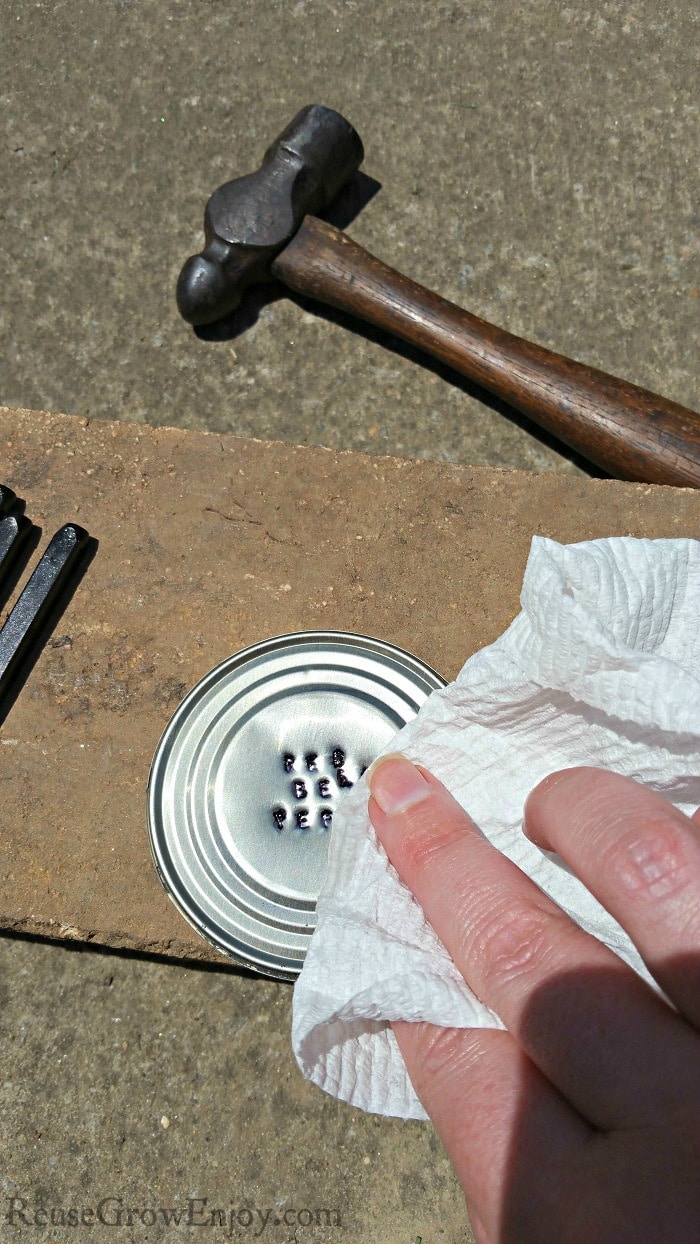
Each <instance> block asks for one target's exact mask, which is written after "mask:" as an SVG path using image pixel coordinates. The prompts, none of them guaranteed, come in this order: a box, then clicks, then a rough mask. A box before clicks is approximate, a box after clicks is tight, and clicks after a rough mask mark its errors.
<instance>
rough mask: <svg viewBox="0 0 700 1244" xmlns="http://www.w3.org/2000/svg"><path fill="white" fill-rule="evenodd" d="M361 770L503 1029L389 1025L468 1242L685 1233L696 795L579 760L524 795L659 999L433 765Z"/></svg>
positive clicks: (698, 1045) (698, 1011)
mask: <svg viewBox="0 0 700 1244" xmlns="http://www.w3.org/2000/svg"><path fill="white" fill-rule="evenodd" d="M368 781H369V785H370V791H371V798H370V802H369V815H370V818H371V821H372V824H373V825H374V828H375V830H376V833H377V837H378V838H379V841H380V842H381V843H382V845H383V847H384V849H385V850H386V852H387V855H388V857H389V859H390V861H391V863H392V864H393V865H394V867H395V869H396V870H397V872H398V874H399V876H400V877H401V878H402V880H403V881H404V883H405V884H406V885H407V886H408V887H409V889H410V890H411V891H412V892H413V894H414V895H415V896H416V898H417V900H418V902H419V903H420V904H421V906H422V908H423V910H424V912H425V915H426V917H427V918H428V920H429V921H430V923H431V925H432V926H433V928H434V929H435V932H436V933H437V934H438V936H439V937H440V939H441V940H442V942H443V944H444V945H445V947H446V948H447V950H448V952H449V953H450V955H451V956H452V959H453V960H454V962H455V964H456V966H457V967H458V969H459V970H460V972H461V973H462V975H463V976H464V979H465V981H466V982H467V984H468V985H469V986H470V988H471V989H472V990H473V992H474V993H475V994H476V995H477V996H478V997H479V998H480V999H481V1000H482V1001H483V1002H485V1003H486V1004H487V1005H488V1006H490V1007H491V1008H492V1009H493V1010H494V1011H495V1012H496V1013H497V1014H498V1015H499V1016H500V1017H501V1019H502V1020H503V1022H504V1024H505V1025H506V1029H507V1030H506V1031H500V1030H485V1029H479V1030H470V1029H455V1028H449V1029H448V1028H437V1027H434V1026H433V1025H430V1024H424V1023H408V1022H405V1021H402V1022H397V1023H395V1024H394V1025H393V1028H394V1032H395V1034H396V1039H397V1042H398V1044H399V1047H400V1049H401V1053H402V1055H403V1058H404V1060H405V1062H406V1066H407V1068H408V1072H409V1075H410V1077H411V1080H412V1083H413V1086H414V1088H415V1090H416V1092H417V1094H418V1096H419V1098H420V1100H421V1101H422V1103H423V1105H424V1107H425V1109H426V1110H427V1112H428V1113H429V1114H430V1116H431V1118H432V1119H433V1122H434V1123H435V1126H436V1128H437V1130H438V1132H439V1134H440V1136H441V1138H442V1141H443V1143H444V1145H445V1148H446V1150H447V1152H448V1154H449V1156H450V1159H451V1161H452V1163H453V1166H454V1168H455V1171H456V1173H457V1176H458V1178H459V1180H460V1182H461V1184H462V1187H463V1189H464V1193H465V1196H466V1199H467V1206H468V1209H469V1213H470V1217H471V1220H472V1226H473V1229H474V1234H475V1237H476V1239H477V1241H478V1244H487V1242H488V1244H511V1242H513V1244H540V1242H541V1244H579V1242H580V1244H646V1242H647V1241H648V1242H649V1244H651V1242H652V1241H653V1244H662V1242H663V1244H686V1242H687V1244H691V1242H692V1244H697V1241H698V1240H700V812H699V813H696V814H695V816H694V817H693V819H692V820H689V819H688V818H687V817H685V816H683V815H682V814H681V813H680V812H678V811H677V809H675V808H674V807H673V805H672V804H670V803H668V802H667V801H666V800H665V799H663V798H662V797H661V796H660V795H657V794H655V793H654V792H652V791H649V790H648V789H647V788H646V787H643V786H641V785H639V784H638V783H636V782H633V781H632V780H631V779H629V778H624V777H620V776H619V775H617V774H614V773H608V772H605V771H603V770H598V769H588V768H581V769H565V770H563V771H561V772H559V773H553V774H551V775H550V776H549V777H548V778H546V779H545V780H544V782H541V783H540V785H539V786H537V787H536V788H535V790H534V791H533V792H532V794H531V795H530V796H529V798H528V800H527V803H526V806H525V823H524V831H525V833H526V834H527V836H528V837H529V838H531V839H532V840H533V842H535V843H536V844H537V845H538V846H540V847H543V848H546V849H548V850H552V851H556V852H557V853H558V854H559V855H560V856H561V858H562V859H563V860H565V861H566V863H567V864H568V865H569V866H570V867H571V868H572V869H573V871H574V872H575V873H576V874H577V875H578V876H579V877H580V878H581V880H582V881H583V882H584V884H585V885H586V886H587V887H588V888H589V890H591V892H592V893H593V894H594V895H595V896H596V897H597V898H598V899H599V901H600V902H601V903H602V904H603V906H604V907H605V908H606V909H607V910H608V911H609V912H610V913H611V915H612V916H614V917H615V919H616V920H618V921H619V923H620V924H621V925H622V926H623V928H624V929H625V930H626V931H627V933H628V934H629V936H630V938H631V939H632V941H633V942H634V944H635V945H636V947H637V949H638V950H639V952H640V954H641V956H642V958H643V959H644V961H645V963H646V965H647V967H648V969H649V971H650V973H651V975H652V976H653V977H654V979H655V980H656V981H657V983H658V984H659V985H660V986H661V988H662V989H663V991H664V993H665V994H666V996H667V997H668V998H669V999H670V1002H671V1003H672V1004H673V1007H672V1006H670V1005H668V1004H667V1003H666V1002H664V1001H663V999H662V998H661V997H659V996H658V995H657V994H656V993H655V992H654V991H653V990H652V989H651V988H650V987H649V986H648V985H647V984H646V983H645V982H644V981H643V980H642V979H641V977H639V976H638V975H637V974H636V973H635V972H633V971H632V969H631V968H629V967H627V966H626V964H624V963H623V962H622V961H621V960H620V959H619V958H618V957H617V956H616V955H615V954H613V952H612V951H610V950H608V949H607V947H605V946H604V945H602V943H600V942H598V941H597V940H596V939H595V938H593V937H591V936H590V935H589V934H587V933H585V932H583V930H582V929H580V928H579V927H578V926H577V925H576V924H574V923H573V921H571V920H570V919H569V918H568V916H566V915H565V914H564V913H563V912H562V911H561V909H560V908H558V907H557V906H556V904H555V903H554V902H552V900H551V899H549V898H548V897H547V896H546V895H545V894H543V892H542V891H541V890H540V889H539V888H538V887H537V886H536V885H535V884H534V882H532V881H531V880H530V879H529V878H528V877H527V876H526V875H525V874H524V873H523V872H522V871H521V870H520V869H519V868H517V866H516V865H515V864H513V863H512V862H511V861H510V860H509V859H507V857H506V856H504V855H502V854H501V853H500V852H498V851H497V850H496V849H495V848H494V847H492V846H491V845H490V843H488V842H487V841H486V839H485V838H484V837H483V836H482V835H481V834H480V832H479V831H478V829H477V827H476V826H475V825H474V823H473V821H471V820H470V818H469V817H468V816H467V814H466V813H465V812H464V811H463V809H462V808H461V807H460V805H459V804H458V803H457V802H456V801H455V800H454V799H453V798H452V796H451V795H450V794H449V793H448V791H447V790H445V788H444V787H443V786H442V785H441V783H440V782H439V781H438V780H437V778H435V777H433V776H432V775H431V774H430V773H428V772H427V770H425V769H421V768H418V767H417V766H414V765H412V764H411V763H410V762H409V761H407V760H406V759H405V758H403V757H398V756H393V757H387V758H382V759H380V761H378V762H377V764H376V766H373V768H372V770H371V771H370V772H369V773H368ZM673 1008H675V1009H673Z"/></svg>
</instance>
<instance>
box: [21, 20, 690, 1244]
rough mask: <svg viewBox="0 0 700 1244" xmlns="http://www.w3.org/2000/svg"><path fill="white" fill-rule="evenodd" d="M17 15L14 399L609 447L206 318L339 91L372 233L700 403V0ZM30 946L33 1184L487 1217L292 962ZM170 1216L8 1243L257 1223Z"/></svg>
mask: <svg viewBox="0 0 700 1244" xmlns="http://www.w3.org/2000/svg"><path fill="white" fill-rule="evenodd" d="M0 37H2V43H3V53H4V55H3V77H2V84H1V85H0V92H1V93H2V102H3V110H4V127H5V132H4V141H3V149H2V152H1V153H0V160H1V161H2V165H1V168H0V173H1V176H0V187H1V189H0V195H1V196H2V201H1V206H0V218H1V226H2V228H1V232H0V246H1V247H2V262H3V277H4V290H3V292H4V299H3V306H2V308H0V333H1V334H2V345H1V349H0V360H1V361H0V401H3V402H6V403H10V404H14V405H23V406H33V407H43V408H47V409H54V410H55V409H62V410H68V411H70V412H74V413H77V414H82V415H88V416H98V417H100V416H101V417H109V418H118V419H127V420H132V421H133V420H135V421H146V422H153V423H158V424H175V425H179V426H200V427H208V428H211V429H215V430H220V431H222V430H229V431H234V432H240V433H244V434H250V433H252V434H255V435H258V436H263V437H265V436H274V437H280V438H281V439H286V440H291V441H299V442H306V443H309V444H325V445H330V446H332V447H342V448H354V449H369V450H370V451H371V452H373V453H375V452H379V453H381V452H390V453H399V454H405V455H409V456H416V457H427V458H437V459H445V460H448V461H457V462H466V463H480V462H481V463H490V464H493V465H500V466H522V467H525V468H534V469H537V470H555V471H574V472H577V471H580V469H581V468H580V466H577V465H574V464H571V463H570V462H569V460H568V459H567V457H566V456H561V455H559V454H558V453H556V452H555V451H554V450H553V448H552V447H551V445H547V444H545V442H544V441H543V440H541V439H540V438H539V437H538V436H536V435H535V434H533V432H532V430H530V429H525V428H524V427H522V426H520V425H519V424H518V423H516V422H514V421H512V420H509V419H507V418H506V417H505V416H504V414H503V413H502V412H500V411H498V410H494V409H493V407H491V406H489V405H485V404H484V403H483V402H481V401H478V400H476V399H475V397H474V396H473V395H472V394H470V393H468V392H466V391H465V386H463V385H461V384H458V383H455V382H454V380H453V378H452V377H450V376H448V374H447V373H446V372H443V371H440V370H433V369H431V368H429V367H427V366H425V365H423V364H422V363H419V362H418V360H417V359H416V357H415V356H411V355H410V354H409V355H407V354H406V352H404V351H402V350H399V349H396V348H394V349H392V348H391V345H392V343H390V342H387V341H386V340H385V339H382V338H380V337H379V336H369V335H363V334H362V333H361V332H359V331H355V332H352V331H349V330H348V326H347V325H346V324H339V323H337V322H336V321H335V320H332V319H327V318H325V317H323V316H320V315H319V316H316V315H312V314H311V312H310V308H301V307H299V306H298V305H296V304H294V303H293V302H291V301H287V300H279V301H275V302H270V303H267V304H266V305H263V306H262V307H261V308H260V310H259V314H258V319H257V322H255V323H253V324H252V325H251V326H250V327H249V328H248V330H247V331H246V332H245V333H244V334H242V335H239V336H236V337H234V338H231V337H229V338H228V339H223V340H201V339H198V338H197V337H195V336H194V335H193V334H191V333H189V331H188V330H187V329H186V328H185V326H184V325H183V324H182V323H181V322H180V321H179V320H178V318H177V315H176V312H175V309H174V304H173V299H172V289H173V285H174V281H175V278H176V276H177V272H178V270H179V267H180V265H181V263H182V261H183V259H184V258H185V257H186V255H187V254H189V253H190V252H191V251H193V250H196V249H199V246H200V236H201V235H200V233H199V224H200V220H201V215H202V210H203V207H204V203H205V200H206V198H207V196H208V194H209V193H210V192H211V190H212V189H214V188H215V187H216V186H217V185H218V184H220V182H222V181H224V180H225V179H227V178H228V177H230V176H234V175H237V174H238V173H240V172H242V171H248V170H249V169H250V168H252V167H254V166H255V165H256V164H257V162H258V160H259V157H260V154H261V151H262V149H263V148H264V146H265V145H266V143H267V141H268V140H269V139H270V137H272V136H273V135H274V134H275V133H277V131H278V130H279V129H280V128H281V127H282V125H283V124H284V123H285V122H286V120H287V119H288V118H289V116H290V115H292V114H293V113H294V111H296V109H297V108H298V107H299V106H301V105H302V104H303V103H306V102H308V101H310V100H312V99H314V98H318V99H321V100H322V101H323V102H326V103H328V104H330V105H331V106H335V107H337V108H339V109H340V110H341V111H344V112H345V113H346V114H347V115H348V116H349V117H350V119H351V120H352V121H353V122H354V123H355V124H356V125H357V127H358V129H359V130H360V132H361V133H362V135H363V137H364V139H365V145H366V148H367V160H366V164H365V168H366V171H367V172H368V174H370V175H371V176H373V177H375V178H376V179H377V180H378V181H380V182H381V183H382V189H381V191H380V192H379V193H378V194H377V195H376V196H375V197H374V198H373V199H372V200H371V202H369V203H368V204H367V206H366V207H365V208H364V210H363V212H362V213H361V214H360V216H359V217H358V218H357V220H356V221H355V222H354V223H353V225H352V226H351V231H352V233H353V236H355V237H356V238H357V239H358V240H359V241H360V242H362V243H363V244H365V245H367V246H368V247H370V249H373V250H375V251H376V252H377V253H378V254H379V255H381V257H382V258H384V259H386V260H387V261H389V262H393V263H395V264H396V265H397V266H400V267H401V268H403V269H404V270H405V271H407V272H408V273H409V274H410V275H413V276H415V277H417V278H418V279H420V280H423V281H425V282H426V283H429V284H431V285H432V286H434V287H435V288H436V289H438V290H439V291H440V292H441V293H443V294H445V295H447V296H449V297H453V298H455V299H456V300H458V301H461V302H463V303H464V305H466V306H468V307H469V308H470V309H471V310H474V311H476V312H477V313H479V314H481V315H484V316H486V317H487V318H491V319H493V320H494V321H496V322H498V323H501V324H503V325H504V326H506V327H508V328H510V329H511V330H513V331H516V332H520V333H522V334H524V335H526V336H531V337H533V338H535V339H537V340H539V341H541V342H542V343H543V344H545V345H549V346H552V347H554V348H556V349H560V350H562V351H564V352H566V353H572V354H575V355H576V356H577V357H579V358H582V359H584V360H585V361H589V362H592V363H595V364H596V365H598V366H601V367H603V368H605V369H607V370H610V371H612V372H615V373H618V374H621V375H624V376H626V377H628V378H629V379H631V380H634V381H637V382H639V383H642V384H646V385H648V386H649V387H651V388H655V389H658V390H660V391H661V392H663V393H665V394H667V395H668V396H670V397H673V398H675V399H676V400H678V401H681V402H685V403H687V404H690V405H693V404H694V403H695V401H696V398H695V395H694V392H693V387H694V384H695V382H696V376H695V374H694V366H695V364H694V359H695V356H696V347H697V301H696V298H697V286H698V276H697V251H696V241H695V238H696V235H695V233H694V229H695V228H696V225H697V217H696V216H695V215H694V213H695V212H696V210H697V209H696V204H697V201H698V193H697V169H698V160H697V139H696V134H697V128H696V125H697V114H696V107H695V103H694V82H695V80H696V78H697V63H696V57H695V52H694V49H695V46H696V40H697V18H696V16H695V6H694V5H691V4H690V3H688V2H687V0H683V2H682V3H679V4H678V5H676V6H674V9H673V11H672V12H671V10H669V9H668V8H663V9H661V10H660V9H659V6H658V5H657V4H655V3H652V2H648V3H634V4H621V3H618V2H611V3H605V4H601V5H599V6H598V7H597V8H595V9H591V8H590V7H589V8H585V7H584V8H575V7H568V8H566V7H562V6H561V5H559V4H555V3H553V2H551V0H550V2H545V0H538V2H535V3H525V4H523V3H519V4H515V3H513V0H505V2H504V3H496V2H495V0H488V2H486V3H484V4H482V5H480V6H476V5H471V4H464V5H461V4H447V3H418V2H417V0H407V2H406V3H404V4H402V5H397V4H393V3H392V4H383V5H376V4H374V3H370V2H369V0H356V2H353V0H345V2H344V3H342V4H340V3H338V4H329V3H320V2H317V3H311V2H307V3H303V0H302V2H300V3H298V4H293V3H274V2H269V3H268V2H265V3H261V2H260V0H239V2H238V3H237V4H235V5H233V4H231V3H228V2H226V0H181V2H179V3H177V2H175V0H158V2H156V0H142V3H139V4H134V3H130V2H129V0H106V2H105V3H103V4H100V5H88V4H86V3H80V2H79V0H51V2H46V3H36V4H31V3H26V2H25V0H22V2H21V3H20V2H19V0H6V3H5V4H4V5H3V6H2V13H1V14H0ZM694 265H695V266H694ZM3 750H4V749H3ZM2 761H3V764H4V765H6V764H7V763H8V762H7V760H6V758H5V756H4V755H3V757H2ZM56 798H57V800H60V791H57V793H56ZM0 955H1V958H0V994H1V995H2V996H1V997H0V1004H1V1006H0V1040H1V1042H2V1044H1V1045H0V1072H1V1074H0V1083H1V1084H2V1085H3V1089H2V1118H1V1123H0V1140H1V1142H2V1149H1V1150H0V1172H1V1174H0V1179H1V1180H2V1194H3V1197H7V1196H11V1195H14V1194H17V1195H20V1196H23V1197H25V1198H26V1199H27V1202H28V1208H29V1209H31V1210H34V1211H36V1208H37V1207H38V1206H39V1205H40V1203H41V1202H42V1201H43V1203H45V1204H46V1203H48V1204H49V1205H53V1206H59V1207H60V1206H63V1207H65V1209H66V1212H68V1209H69V1208H70V1207H72V1206H76V1205H77V1206H81V1207H88V1208H90V1207H91V1206H95V1205H96V1204H97V1202H98V1201H99V1199H100V1197H102V1196H122V1197H123V1198H124V1204H125V1205H126V1204H129V1205H131V1204H132V1203H133V1205H134V1206H140V1207H142V1208H144V1209H148V1208H149V1207H153V1206H162V1207H165V1208H167V1207H168V1206H170V1205H174V1206H177V1205H178V1204H182V1203H183V1202H184V1201H186V1200H187V1198H188V1197H189V1196H193V1197H208V1198H209V1204H210V1206H219V1205H223V1206H226V1207H228V1208H230V1207H231V1206H233V1207H235V1208H236V1209H237V1210H239V1211H240V1210H241V1208H242V1209H243V1210H245V1209H246V1208H251V1211H252V1207H254V1206H255V1207H258V1208H261V1209H263V1210H265V1209H266V1208H268V1207H271V1206H276V1207H277V1208H278V1209H279V1208H283V1207H284V1206H289V1207H296V1209H297V1210H298V1209H299V1208H300V1207H301V1208H307V1207H310V1208H311V1209H312V1210H314V1209H318V1208H324V1207H326V1208H328V1207H330V1208H331V1209H333V1208H336V1209H337V1208H338V1207H339V1208H340V1210H341V1219H342V1226H340V1227H337V1226H332V1225H331V1226H324V1225H321V1226H311V1225H309V1226H305V1225H304V1223H301V1224H299V1223H297V1225H296V1226H292V1225H284V1224H281V1225H279V1226H277V1227H275V1228H274V1229H273V1227H272V1225H269V1226H268V1228H267V1229H266V1233H267V1235H268V1237H269V1238H273V1239H276V1240H280V1241H281V1240H294V1239H296V1240H299V1241H303V1240H306V1239H308V1240H329V1241H330V1240H332V1241H334V1242H335V1241H337V1240H345V1239H347V1240H356V1239H357V1240H360V1239H362V1240H373V1241H382V1242H386V1244H413V1242H414V1240H415V1238H416V1236H421V1237H422V1240H423V1244H433V1241H442V1240H445V1241H446V1242H449V1244H452V1242H453V1241H454V1242H457V1241H462V1240H469V1239H470V1238H471V1237H470V1235H469V1233H468V1230H467V1228H466V1227H465V1226H464V1223H465V1219H464V1211H463V1208H462V1206H461V1203H460V1198H459V1193H458V1190H457V1188H456V1186H455V1182H454V1179H453V1177H452V1176H451V1175H450V1174H449V1169H448V1167H447V1164H446V1161H445V1158H444V1156H443V1155H442V1152H441V1150H440V1147H439V1145H438V1144H437V1142H436V1139H435V1137H434V1134H433V1132H432V1130H431V1129H430V1128H429V1127H428V1126H427V1125H408V1126H407V1125H404V1124H397V1123H391V1122H386V1121H378V1120H375V1119H368V1118H365V1117H363V1116H360V1115H359V1114H357V1113H356V1112H352V1111H349V1110H348V1108H346V1107H340V1106H337V1105H336V1103H334V1102H332V1101H330V1100H327V1099H325V1098H322V1097H321V1095H320V1094H318V1093H316V1092H315V1091H312V1090H309V1089H307V1087H306V1086H305V1085H304V1084H303V1083H302V1082H301V1081H300V1079H299V1077H298V1076H297V1075H296V1073H295V1069H294V1067H293V1065H292V1060H291V1055H290V1053H289V1049H288V1016H287V1014H286V1013H285V1007H286V1002H284V1001H280V1006H279V1008H278V1009H277V1010H275V1009H274V1007H275V1004H276V1003H277V1002H278V1001H279V1000H281V999H284V998H286V997H287V994H286V993H285V987H284V986H278V985H274V984H269V985H268V984H265V983H263V984H261V983H260V982H250V981H248V980H247V979H245V978H238V977H234V976H232V975H230V974H224V973H221V972H215V973H212V972H204V971H194V970H192V969H185V968H184V967H179V966H178V967H173V966H167V965H163V964H152V963H149V962H141V961H136V960H133V959H127V958H114V957H113V956H105V955H98V954H93V953H88V952H85V951H81V952H78V953H71V952H69V951H67V950H65V949H63V948H56V947H54V946H51V945H46V944H45V945H39V944H34V943H31V942H28V941H15V940H11V939H5V940H3V941H2V942H0ZM110 977H111V982H110ZM168 1017H170V1018H168ZM163 1119H166V1120H168V1121H169V1125H168V1126H165V1124H164V1123H163V1122H162V1120H163ZM178 1197H179V1201H177V1200H176V1198H178ZM0 1209H1V1210H2V1211H3V1212H4V1213H5V1215H6V1210H7V1202H6V1201H4V1202H3V1204H2V1206H1V1207H0ZM277 1216H279V1215H277ZM88 1217H89V1215H88ZM39 1220H40V1221H41V1215H39ZM149 1221H150V1220H149V1218H148V1216H146V1221H145V1222H144V1221H140V1222H137V1224H136V1225H135V1226H133V1227H129V1226H128V1225H123V1226H122V1227H121V1228H120V1229H119V1230H116V1229H115V1228H113V1227H109V1228H108V1227H95V1226H92V1227H90V1226H86V1227H84V1228H80V1229H75V1228H73V1227H71V1226H70V1225H67V1226H66V1227H64V1228H61V1227H60V1226H59V1227H54V1228H52V1229H49V1228H48V1227H43V1226H41V1225H34V1226H26V1225H23V1224H22V1223H21V1222H20V1223H18V1224H15V1225H14V1226H13V1225H12V1224H10V1223H9V1222H7V1221H6V1218H5V1220H3V1219H2V1218H1V1217H0V1239H2V1240H3V1241H4V1240H5V1239H8V1240H10V1239H12V1240H14V1239H22V1240H27V1241H30V1240H31V1241H34V1240H36V1241H39V1240H41V1241H48V1240H49V1239H54V1240H56V1241H61V1242H62V1241H64V1240H71V1241H72V1240H75V1239H83V1238H91V1239H98V1240H101V1239H124V1240H131V1239H133V1240H138V1241H143V1240H146V1241H155V1240H159V1241H160V1240H166V1241H168V1244H170V1241H174V1240H179V1239H185V1238H211V1239H219V1238H225V1237H224V1228H212V1229H211V1230H209V1231H204V1232H203V1230H202V1229H201V1228H199V1227H196V1226H192V1227H190V1228H188V1227H186V1226H180V1227H170V1228H168V1227H166V1226H165V1224H164V1222H163V1221H162V1216H161V1219H159V1221H158V1224H157V1225H156V1226H153V1227H151V1226H149V1225H148V1223H149ZM246 1221H247V1219H246V1215H245V1213H243V1215H242V1216H241V1215H240V1212H239V1219H238V1226H237V1228H236V1230H237V1232H238V1237H239V1238H242V1239H244V1238H250V1237H251V1234H252V1231H253V1230H254V1227H250V1228H248V1227H246V1226H245V1225H244V1224H245V1222H246ZM270 1232H272V1235H270ZM233 1238H235V1236H234V1237H233ZM263 1238H265V1236H263Z"/></svg>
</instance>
